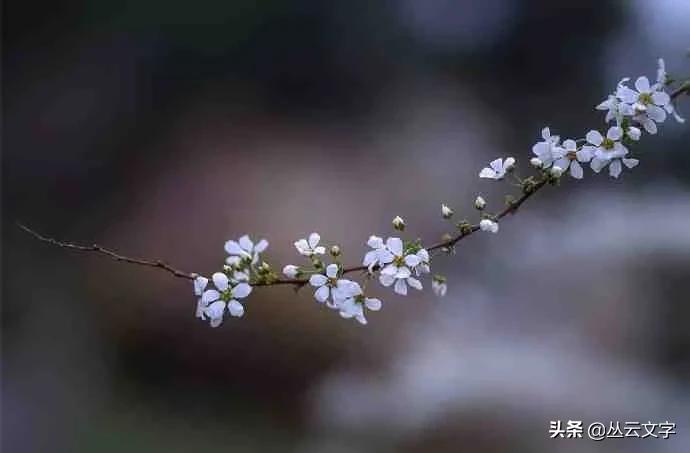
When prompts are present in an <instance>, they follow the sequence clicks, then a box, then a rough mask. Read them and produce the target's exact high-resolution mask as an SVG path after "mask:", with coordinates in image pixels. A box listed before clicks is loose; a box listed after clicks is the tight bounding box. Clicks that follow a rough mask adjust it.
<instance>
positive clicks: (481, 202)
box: [474, 195, 486, 211]
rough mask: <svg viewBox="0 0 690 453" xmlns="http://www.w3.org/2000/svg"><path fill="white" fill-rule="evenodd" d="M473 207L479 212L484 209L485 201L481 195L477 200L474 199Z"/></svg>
mask: <svg viewBox="0 0 690 453" xmlns="http://www.w3.org/2000/svg"><path fill="white" fill-rule="evenodd" d="M474 207H475V208H476V209H479V210H480V211H481V210H482V209H484V208H485V207H486V200H484V198H482V196H481V195H478V196H477V198H475V199H474Z"/></svg>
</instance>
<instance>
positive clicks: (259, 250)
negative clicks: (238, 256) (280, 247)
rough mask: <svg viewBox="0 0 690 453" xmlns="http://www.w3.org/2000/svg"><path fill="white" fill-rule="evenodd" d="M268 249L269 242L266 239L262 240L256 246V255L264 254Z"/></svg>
mask: <svg viewBox="0 0 690 453" xmlns="http://www.w3.org/2000/svg"><path fill="white" fill-rule="evenodd" d="M267 248H268V241H267V240H266V239H262V240H260V241H259V242H258V243H257V244H256V245H255V246H254V253H263V251H264V250H266V249H267Z"/></svg>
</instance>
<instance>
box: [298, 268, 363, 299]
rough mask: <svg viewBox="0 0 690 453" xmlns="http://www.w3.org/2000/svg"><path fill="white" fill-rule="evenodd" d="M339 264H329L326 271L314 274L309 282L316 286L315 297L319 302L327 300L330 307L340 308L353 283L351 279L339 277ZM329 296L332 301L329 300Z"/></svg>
mask: <svg viewBox="0 0 690 453" xmlns="http://www.w3.org/2000/svg"><path fill="white" fill-rule="evenodd" d="M338 270H339V269H338V265H337V264H329V265H328V266H327V267H326V273H325V275H324V274H313V275H312V276H311V277H310V278H309V284H310V285H311V286H313V287H315V288H316V291H315V292H314V298H315V299H316V301H317V302H319V303H324V302H326V305H327V306H328V307H330V308H338V307H339V306H340V304H341V303H342V302H343V301H344V300H345V299H346V298H347V297H348V294H349V293H348V289H349V288H350V284H351V283H352V282H351V281H350V280H346V279H339V278H338ZM329 297H330V298H331V299H332V301H329V300H328V299H329Z"/></svg>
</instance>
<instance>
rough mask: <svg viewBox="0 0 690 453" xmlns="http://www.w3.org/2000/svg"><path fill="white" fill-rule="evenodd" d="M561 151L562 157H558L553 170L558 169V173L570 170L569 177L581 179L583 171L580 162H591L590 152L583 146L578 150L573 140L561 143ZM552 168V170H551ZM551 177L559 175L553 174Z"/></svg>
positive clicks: (591, 154) (591, 155)
mask: <svg viewBox="0 0 690 453" xmlns="http://www.w3.org/2000/svg"><path fill="white" fill-rule="evenodd" d="M561 150H562V152H563V153H562V156H561V157H559V159H558V160H556V162H554V164H553V166H554V168H556V167H559V168H560V169H561V171H560V173H563V172H564V171H566V170H568V168H570V176H572V177H573V178H576V179H582V174H583V171H582V166H581V165H580V162H583V163H584V162H589V161H590V160H592V157H593V153H592V150H591V149H589V148H587V147H584V146H583V147H582V149H580V150H578V149H577V143H575V140H570V139H568V140H566V141H564V142H563V147H562V148H561ZM554 168H552V170H553V169H554ZM552 174H553V172H552ZM553 176H555V177H557V178H558V177H560V176H561V175H560V174H558V175H555V174H554V175H553Z"/></svg>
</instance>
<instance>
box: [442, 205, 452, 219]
mask: <svg viewBox="0 0 690 453" xmlns="http://www.w3.org/2000/svg"><path fill="white" fill-rule="evenodd" d="M454 213H455V211H453V210H452V209H451V208H449V207H448V206H446V205H445V204H441V216H442V217H443V218H444V219H450V218H451V217H453V214H454Z"/></svg>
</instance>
